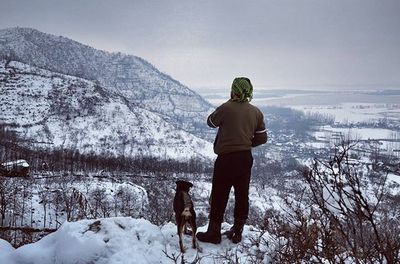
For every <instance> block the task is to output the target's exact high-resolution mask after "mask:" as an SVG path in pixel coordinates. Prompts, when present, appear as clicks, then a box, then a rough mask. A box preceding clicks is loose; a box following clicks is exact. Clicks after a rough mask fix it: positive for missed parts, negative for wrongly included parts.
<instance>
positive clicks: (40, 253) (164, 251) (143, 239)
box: [0, 217, 268, 264]
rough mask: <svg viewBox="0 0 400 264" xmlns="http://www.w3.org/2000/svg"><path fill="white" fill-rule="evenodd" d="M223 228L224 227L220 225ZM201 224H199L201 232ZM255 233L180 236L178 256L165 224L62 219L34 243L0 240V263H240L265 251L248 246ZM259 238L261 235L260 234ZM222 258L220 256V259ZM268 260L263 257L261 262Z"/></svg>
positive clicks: (125, 219) (171, 232)
mask: <svg viewBox="0 0 400 264" xmlns="http://www.w3.org/2000/svg"><path fill="white" fill-rule="evenodd" d="M223 227H224V228H225V229H228V228H229V226H228V225H227V224H224V225H223ZM205 228H206V227H201V228H199V230H200V231H204V230H205ZM258 236H259V233H258V232H257V230H255V229H254V228H252V227H249V226H246V227H245V231H244V239H243V242H242V243H239V244H238V245H235V244H233V243H232V242H231V241H229V240H228V239H226V238H225V237H223V240H222V243H221V244H219V245H213V244H208V243H202V242H199V248H198V249H193V248H191V243H190V242H191V237H190V236H184V245H185V246H186V247H187V250H186V253H184V254H181V253H180V251H179V245H178V236H177V235H176V226H175V225H174V224H172V223H168V224H166V225H164V226H162V227H158V226H156V225H153V224H151V223H150V222H149V221H147V220H144V219H133V218H129V217H115V218H104V219H98V220H82V221H78V222H66V223H64V224H63V225H62V226H61V227H60V229H59V230H58V231H56V232H54V233H52V234H50V235H48V236H46V237H44V238H42V239H41V240H40V241H38V242H36V243H33V244H28V245H25V246H22V247H20V248H18V249H15V250H14V249H13V248H12V247H11V246H10V245H9V244H8V243H7V242H6V241H4V240H0V252H1V253H0V263H8V264H17V263H18V264H24V263H32V264H36V263H37V264H39V263H40V264H57V263H63V264H72V263H74V264H78V263H82V264H83V263H99V264H102V263H110V264H117V263H121V264H122V263H124V264H127V263H135V264H140V263H173V262H174V261H173V260H172V259H173V258H176V259H177V261H178V262H179V263H181V262H182V258H183V259H184V262H185V263H186V262H188V263H191V262H193V261H195V260H201V263H225V262H226V263H228V262H227V260H226V258H227V257H229V256H231V257H235V258H236V257H237V258H238V259H239V260H240V263H246V262H248V261H249V260H250V259H249V253H251V252H253V251H254V252H253V254H254V253H255V251H257V252H260V251H264V252H267V251H268V249H262V248H255V247H254V246H253V247H249V246H248V245H249V243H250V240H251V239H255V238H256V237H258ZM264 236H265V235H264ZM224 259H225V260H224ZM267 262H268V259H267V257H265V259H264V263H267Z"/></svg>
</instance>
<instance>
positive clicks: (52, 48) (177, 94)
mask: <svg viewBox="0 0 400 264" xmlns="http://www.w3.org/2000/svg"><path fill="white" fill-rule="evenodd" d="M0 57H2V58H11V59H13V60H16V61H20V62H23V63H26V64H29V65H32V66H37V67H40V68H43V69H47V70H49V71H52V72H58V73H63V74H67V75H72V76H76V77H80V78H83V79H87V80H91V81H93V82H96V83H98V84H99V85H101V86H103V87H106V88H110V89H111V90H113V91H114V92H115V93H118V94H120V95H122V96H123V97H124V98H125V99H126V103H127V104H134V105H137V106H140V107H142V108H143V109H147V110H149V111H151V112H154V113H157V114H158V115H159V116H160V117H162V119H164V120H165V121H167V122H169V123H171V124H173V125H174V126H176V127H178V128H181V129H184V130H185V131H188V132H190V133H195V134H196V135H197V136H200V137H205V136H204V133H207V132H206V131H207V130H206V128H205V122H204V121H205V118H206V116H207V114H208V113H209V112H211V110H212V106H211V105H210V104H209V103H208V102H207V101H205V100H204V99H203V98H202V97H201V96H200V95H198V94H197V93H195V92H193V91H192V90H190V89H189V88H188V87H186V86H184V85H182V84H181V83H179V82H178V81H176V80H174V79H172V78H171V77H170V76H168V75H166V74H164V73H161V72H160V71H159V70H157V69H156V68H155V67H154V66H152V65H151V64H150V63H148V62H147V61H145V60H144V59H142V58H139V57H136V56H132V55H125V54H121V53H110V52H105V51H101V50H96V49H94V48H92V47H89V46H87V45H84V44H81V43H78V42H76V41H73V40H71V39H68V38H65V37H61V36H54V35H50V34H46V33H43V32H40V31H38V30H35V29H31V28H8V29H3V30H0Z"/></svg>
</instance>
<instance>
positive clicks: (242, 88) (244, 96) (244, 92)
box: [232, 77, 253, 103]
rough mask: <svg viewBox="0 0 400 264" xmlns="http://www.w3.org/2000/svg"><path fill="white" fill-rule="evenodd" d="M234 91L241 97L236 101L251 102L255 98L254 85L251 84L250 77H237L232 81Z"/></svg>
mask: <svg viewBox="0 0 400 264" xmlns="http://www.w3.org/2000/svg"><path fill="white" fill-rule="evenodd" d="M232 92H234V93H235V94H236V95H237V96H238V97H239V98H238V99H235V100H234V101H237V102H240V103H243V102H250V101H251V99H252V98H253V85H251V82H250V80H249V78H246V77H239V78H235V79H234V80H233V83H232Z"/></svg>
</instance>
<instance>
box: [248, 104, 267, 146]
mask: <svg viewBox="0 0 400 264" xmlns="http://www.w3.org/2000/svg"><path fill="white" fill-rule="evenodd" d="M267 139H268V135H267V129H266V128H265V123H264V115H263V114H262V113H261V111H260V112H259V117H258V121H257V128H256V131H255V132H254V137H253V139H252V141H251V146H252V147H257V146H259V145H261V144H264V143H266V142H267Z"/></svg>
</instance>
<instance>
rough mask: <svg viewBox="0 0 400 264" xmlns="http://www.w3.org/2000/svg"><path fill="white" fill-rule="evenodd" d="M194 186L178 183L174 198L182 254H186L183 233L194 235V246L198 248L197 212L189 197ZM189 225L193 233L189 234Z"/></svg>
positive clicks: (184, 182)
mask: <svg viewBox="0 0 400 264" xmlns="http://www.w3.org/2000/svg"><path fill="white" fill-rule="evenodd" d="M192 186H193V184H192V183H190V182H187V181H182V180H178V181H176V194H175V198H174V211H175V219H176V225H177V228H178V236H179V246H180V248H181V252H185V248H184V247H183V243H182V233H183V232H185V234H189V235H192V246H193V248H196V231H197V226H196V212H195V211H194V208H193V202H192V199H191V198H190V195H189V189H190V187H192ZM187 224H189V225H190V227H191V228H192V232H188V230H187Z"/></svg>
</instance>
